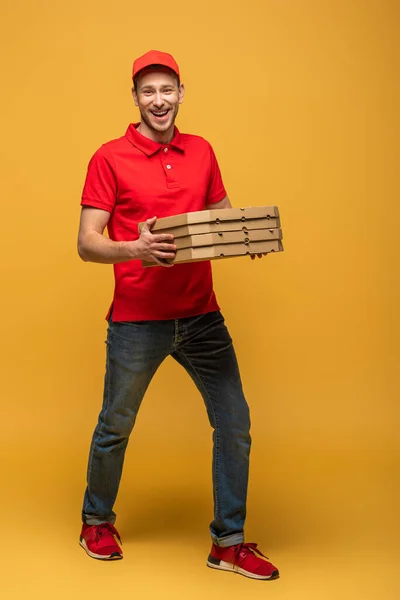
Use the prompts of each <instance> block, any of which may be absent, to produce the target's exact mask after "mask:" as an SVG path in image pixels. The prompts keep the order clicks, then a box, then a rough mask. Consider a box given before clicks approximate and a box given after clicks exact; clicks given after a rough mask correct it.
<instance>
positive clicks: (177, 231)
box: [139, 218, 281, 238]
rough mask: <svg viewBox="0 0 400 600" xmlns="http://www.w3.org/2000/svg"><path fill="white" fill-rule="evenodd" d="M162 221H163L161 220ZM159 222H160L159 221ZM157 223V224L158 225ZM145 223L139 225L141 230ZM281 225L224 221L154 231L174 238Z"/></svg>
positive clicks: (267, 221) (274, 221) (277, 222)
mask: <svg viewBox="0 0 400 600" xmlns="http://www.w3.org/2000/svg"><path fill="white" fill-rule="evenodd" d="M160 221H161V219H160ZM157 222H158V221H157ZM157 222H156V224H157ZM142 226H143V223H139V230H140V231H141V228H142ZM280 226H281V223H280V220H279V219H278V218H276V219H246V220H245V221H222V222H220V223H194V224H193V225H181V226H178V227H168V228H167V229H163V230H158V229H154V227H153V229H152V231H153V232H154V233H156V232H157V233H169V234H172V235H173V236H174V238H180V237H186V236H188V235H200V234H205V233H219V232H221V231H222V232H224V231H245V232H246V231H250V230H253V229H278V228H280Z"/></svg>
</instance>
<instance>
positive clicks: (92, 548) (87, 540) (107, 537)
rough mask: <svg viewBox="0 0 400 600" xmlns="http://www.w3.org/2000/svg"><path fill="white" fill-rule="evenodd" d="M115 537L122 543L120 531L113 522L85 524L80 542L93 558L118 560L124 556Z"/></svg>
mask: <svg viewBox="0 0 400 600" xmlns="http://www.w3.org/2000/svg"><path fill="white" fill-rule="evenodd" d="M115 538H118V540H119V542H120V543H121V538H120V537H119V533H118V531H117V530H116V529H115V527H114V525H112V524H111V523H101V524H100V525H86V524H83V527H82V532H81V536H80V539H79V543H80V545H81V546H82V548H84V549H85V550H86V552H87V553H88V554H89V556H91V557H92V558H99V559H100V560H118V559H120V558H122V550H121V548H120V547H119V546H118V544H117V542H116V540H115Z"/></svg>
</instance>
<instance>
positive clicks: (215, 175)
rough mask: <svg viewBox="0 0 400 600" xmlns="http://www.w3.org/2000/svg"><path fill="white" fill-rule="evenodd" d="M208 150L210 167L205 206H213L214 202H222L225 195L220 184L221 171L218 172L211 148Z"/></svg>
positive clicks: (221, 183)
mask: <svg viewBox="0 0 400 600" xmlns="http://www.w3.org/2000/svg"><path fill="white" fill-rule="evenodd" d="M209 148H210V162H211V165H210V180H209V184H208V192H207V202H206V204H215V203H216V202H220V201H221V200H223V199H224V198H225V196H226V195H227V194H226V190H225V188H224V184H223V182H222V175H221V171H220V170H219V166H218V162H217V158H216V156H215V154H214V150H213V149H212V147H211V146H210V147H209Z"/></svg>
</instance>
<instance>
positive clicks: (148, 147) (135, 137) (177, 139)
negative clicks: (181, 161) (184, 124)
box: [125, 123, 185, 156]
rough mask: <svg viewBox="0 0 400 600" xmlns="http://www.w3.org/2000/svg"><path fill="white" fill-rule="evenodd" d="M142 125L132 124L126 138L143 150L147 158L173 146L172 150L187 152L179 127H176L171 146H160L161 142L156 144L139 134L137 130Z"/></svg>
mask: <svg viewBox="0 0 400 600" xmlns="http://www.w3.org/2000/svg"><path fill="white" fill-rule="evenodd" d="M139 125H140V123H131V124H130V125H129V127H128V129H127V130H126V133H125V137H126V139H127V140H129V141H130V143H131V144H133V145H134V146H136V148H138V149H139V150H141V151H142V152H143V153H144V154H146V155H147V156H152V155H153V154H155V153H156V152H158V151H159V150H160V148H163V147H164V148H165V146H171V148H175V149H176V150H179V151H180V152H184V151H185V147H184V144H183V138H182V135H181V134H180V133H179V130H178V128H177V127H174V137H173V139H172V141H171V142H170V143H169V144H160V143H159V142H154V141H153V140H151V139H150V138H147V137H145V136H144V135H142V134H141V133H139V132H138V130H137V128H138V127H139Z"/></svg>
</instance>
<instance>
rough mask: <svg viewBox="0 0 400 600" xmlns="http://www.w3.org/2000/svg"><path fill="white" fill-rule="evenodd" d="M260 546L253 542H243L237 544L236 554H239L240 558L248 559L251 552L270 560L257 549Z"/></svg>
mask: <svg viewBox="0 0 400 600" xmlns="http://www.w3.org/2000/svg"><path fill="white" fill-rule="evenodd" d="M257 546H258V544H254V543H252V542H250V543H249V542H248V543H245V542H243V543H242V544H237V546H236V548H235V554H237V555H238V556H240V557H241V558H246V556H247V555H248V554H249V553H250V552H251V553H253V554H259V555H260V556H263V557H264V558H266V559H267V560H269V559H268V556H265V554H263V553H262V552H261V551H260V550H259V549H258V548H257Z"/></svg>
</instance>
